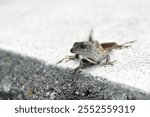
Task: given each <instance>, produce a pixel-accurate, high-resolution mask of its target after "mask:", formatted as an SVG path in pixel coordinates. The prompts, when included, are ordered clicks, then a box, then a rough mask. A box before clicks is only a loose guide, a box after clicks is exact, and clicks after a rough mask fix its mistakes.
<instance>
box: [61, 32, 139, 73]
mask: <svg viewBox="0 0 150 117" xmlns="http://www.w3.org/2000/svg"><path fill="white" fill-rule="evenodd" d="M92 34H93V30H91V32H90V35H89V39H88V41H82V42H75V43H74V44H73V47H72V48H71V49H70V52H71V53H73V54H74V55H73V56H66V57H65V58H63V59H62V60H60V61H59V62H58V63H61V62H62V61H64V60H67V61H69V60H74V59H79V57H80V56H81V57H82V59H81V61H80V64H79V66H78V67H77V68H75V70H74V73H76V71H77V70H79V69H84V68H86V67H89V66H91V65H97V64H101V62H102V61H104V60H105V66H107V65H113V63H114V62H115V61H116V60H115V61H112V62H111V61H110V53H111V51H112V50H113V49H122V48H128V47H130V46H129V45H126V44H129V43H133V42H135V41H136V40H134V41H130V42H126V43H123V44H118V43H116V42H106V43H99V42H98V41H96V40H93V38H92Z"/></svg>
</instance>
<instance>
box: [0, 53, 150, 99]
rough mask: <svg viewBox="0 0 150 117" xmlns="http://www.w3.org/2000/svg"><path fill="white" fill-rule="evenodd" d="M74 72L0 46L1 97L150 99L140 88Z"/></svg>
mask: <svg viewBox="0 0 150 117" xmlns="http://www.w3.org/2000/svg"><path fill="white" fill-rule="evenodd" d="M72 73H73V70H71V69H63V68H58V67H56V66H53V65H46V64H45V63H44V62H43V61H40V60H37V59H34V58H29V57H25V56H21V55H18V54H15V53H12V52H6V51H4V50H0V99H17V100H20V99H21V100H22V99H27V100H30V99H31V100H32V99H39V100H41V99H52V100H53V99H55V100H79V99H97V100H112V99H123V100H126V99H133V100H135V99H150V95H149V94H146V93H144V92H142V91H140V90H138V89H135V88H132V87H128V86H125V85H122V84H117V83H113V82H110V81H108V80H106V79H104V78H100V77H96V78H94V77H92V76H90V75H85V74H82V72H80V73H79V72H78V73H76V74H75V75H73V74H72ZM97 79H101V80H97Z"/></svg>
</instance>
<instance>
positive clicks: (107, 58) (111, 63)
mask: <svg viewBox="0 0 150 117" xmlns="http://www.w3.org/2000/svg"><path fill="white" fill-rule="evenodd" d="M116 61H117V60H114V61H110V56H109V55H107V56H106V63H105V65H104V67H106V66H107V65H114V63H115V62H116Z"/></svg>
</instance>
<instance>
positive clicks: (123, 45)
mask: <svg viewBox="0 0 150 117" xmlns="http://www.w3.org/2000/svg"><path fill="white" fill-rule="evenodd" d="M136 41H137V40H134V41H129V42H125V43H123V44H121V45H116V47H115V48H119V49H122V48H129V47H131V45H127V44H131V43H134V42H136Z"/></svg>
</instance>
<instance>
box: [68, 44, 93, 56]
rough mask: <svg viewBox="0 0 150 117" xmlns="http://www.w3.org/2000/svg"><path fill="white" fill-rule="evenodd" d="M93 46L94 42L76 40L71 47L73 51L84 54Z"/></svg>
mask: <svg viewBox="0 0 150 117" xmlns="http://www.w3.org/2000/svg"><path fill="white" fill-rule="evenodd" d="M91 48H92V44H91V43H89V42H88V41H83V42H75V43H74V44H73V47H72V48H71V49H70V52H71V53H75V54H79V55H83V54H85V53H87V52H88V51H90V50H91Z"/></svg>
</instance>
